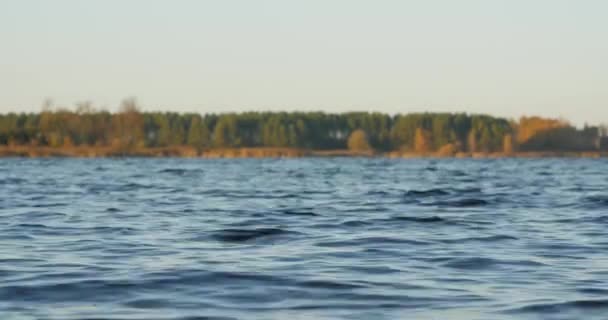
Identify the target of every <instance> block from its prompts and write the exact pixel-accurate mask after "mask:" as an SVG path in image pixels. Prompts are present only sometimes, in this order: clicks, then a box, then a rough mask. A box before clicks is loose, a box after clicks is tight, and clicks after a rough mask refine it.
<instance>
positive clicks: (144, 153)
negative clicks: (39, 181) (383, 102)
mask: <svg viewBox="0 0 608 320" xmlns="http://www.w3.org/2000/svg"><path fill="white" fill-rule="evenodd" d="M0 157H1V158H6V157H23V158H111V157H178V158H207V159H213V158H305V157H376V158H395V159H396V158H403V159H412V158H607V157H608V152H599V151H588V152H562V151H543V152H512V153H503V152H475V153H470V152H457V153H453V154H445V153H438V152H428V153H419V152H399V151H391V152H372V151H368V152H357V151H350V150H346V149H345V150H308V149H295V148H264V147H259V148H216V149H204V150H197V149H195V148H192V147H187V146H182V147H166V148H142V149H134V150H121V149H117V148H112V147H89V146H86V147H62V148H52V147H42V146H40V147H36V146H0Z"/></svg>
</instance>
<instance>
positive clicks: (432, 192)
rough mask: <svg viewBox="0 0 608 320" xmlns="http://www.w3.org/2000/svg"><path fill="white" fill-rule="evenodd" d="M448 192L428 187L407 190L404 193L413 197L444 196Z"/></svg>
mask: <svg viewBox="0 0 608 320" xmlns="http://www.w3.org/2000/svg"><path fill="white" fill-rule="evenodd" d="M449 194H450V193H449V192H447V191H446V190H443V189H428V190H409V191H407V192H406V193H405V195H406V196H410V197H411V196H415V197H435V196H446V195H449Z"/></svg>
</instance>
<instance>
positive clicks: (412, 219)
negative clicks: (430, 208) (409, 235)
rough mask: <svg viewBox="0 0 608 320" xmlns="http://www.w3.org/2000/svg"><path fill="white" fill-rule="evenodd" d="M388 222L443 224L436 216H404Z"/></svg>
mask: <svg viewBox="0 0 608 320" xmlns="http://www.w3.org/2000/svg"><path fill="white" fill-rule="evenodd" d="M389 220H392V221H407V222H417V223H434V222H445V221H446V220H445V219H444V218H441V217H438V216H432V217H406V216H398V217H392V218H390V219H389Z"/></svg>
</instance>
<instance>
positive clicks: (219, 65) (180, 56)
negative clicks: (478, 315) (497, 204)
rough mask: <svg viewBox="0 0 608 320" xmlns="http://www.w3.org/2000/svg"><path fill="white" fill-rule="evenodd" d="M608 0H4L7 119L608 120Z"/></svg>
mask: <svg viewBox="0 0 608 320" xmlns="http://www.w3.org/2000/svg"><path fill="white" fill-rule="evenodd" d="M607 14H608V1H605V0H459V1H454V0H418V1H414V0H411V1H408V0H306V1H304V0H255V1H253V0H214V1H212V0H165V1H160V0H156V1H155V0H88V1H83V0H53V1H48V0H0V112H9V111H28V112H29V111H39V110H40V109H41V105H42V103H43V101H44V100H46V99H51V100H52V101H53V102H54V104H55V105H58V106H73V105H74V104H75V103H77V102H82V101H91V102H93V103H94V104H95V105H97V106H99V107H104V108H107V109H109V110H116V108H117V106H118V105H119V103H120V101H121V100H122V99H124V98H125V97H137V99H138V101H139V102H140V104H141V105H142V108H143V110H167V111H179V112H200V113H211V112H213V113H219V112H230V111H245V110H258V111H261V110H271V111H276V110H285V111H293V110H304V111H305V110H321V111H326V112H345V111H380V112H386V113H391V114H394V113H408V112H419V111H447V112H469V113H486V114H491V115H496V116H505V117H509V118H517V117H520V116H522V115H541V116H549V117H562V118H565V119H568V120H571V121H572V122H573V123H575V124H578V125H580V124H583V123H585V122H588V123H590V124H596V123H602V122H608V41H607V40H606V39H607V38H608V19H606V16H607Z"/></svg>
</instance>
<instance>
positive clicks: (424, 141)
mask: <svg viewBox="0 0 608 320" xmlns="http://www.w3.org/2000/svg"><path fill="white" fill-rule="evenodd" d="M430 149H431V143H430V137H429V134H428V132H427V131H425V130H424V129H422V128H416V134H415V136H414V150H415V151H416V152H428V151H429V150H430Z"/></svg>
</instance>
